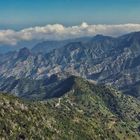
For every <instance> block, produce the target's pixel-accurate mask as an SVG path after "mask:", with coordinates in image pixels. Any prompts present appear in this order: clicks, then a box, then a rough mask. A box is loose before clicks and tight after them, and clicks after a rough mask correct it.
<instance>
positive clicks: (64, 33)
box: [0, 22, 140, 45]
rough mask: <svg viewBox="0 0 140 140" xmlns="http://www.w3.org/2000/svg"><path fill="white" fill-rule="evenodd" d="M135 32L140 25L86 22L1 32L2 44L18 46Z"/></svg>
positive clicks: (138, 29) (0, 40) (0, 41)
mask: <svg viewBox="0 0 140 140" xmlns="http://www.w3.org/2000/svg"><path fill="white" fill-rule="evenodd" d="M134 31H140V24H120V25H102V24H99V25H88V24H87V23H85V22H84V23H82V24H81V25H78V26H70V27H65V26H63V25H61V24H54V25H46V26H43V27H39V26H37V27H31V28H26V29H23V30H20V31H14V30H0V43H1V44H10V45H16V44H17V43H18V42H20V41H28V40H32V39H44V40H62V39H69V38H77V37H83V36H95V35H97V34H102V35H108V36H119V35H122V34H126V33H130V32H134Z"/></svg>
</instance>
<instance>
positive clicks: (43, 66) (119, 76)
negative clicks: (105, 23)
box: [0, 32, 140, 98]
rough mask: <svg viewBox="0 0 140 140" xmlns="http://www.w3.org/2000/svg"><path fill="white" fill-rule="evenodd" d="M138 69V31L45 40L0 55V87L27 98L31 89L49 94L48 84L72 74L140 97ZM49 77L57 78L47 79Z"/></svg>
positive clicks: (139, 50) (139, 63)
mask: <svg viewBox="0 0 140 140" xmlns="http://www.w3.org/2000/svg"><path fill="white" fill-rule="evenodd" d="M57 44H58V45H57ZM41 46H42V47H41ZM51 46H52V48H51ZM139 70H140V32H134V33H130V34H127V35H124V36H120V37H117V38H113V37H109V36H103V35H97V36H95V37H90V38H81V39H75V40H69V41H68V40H66V41H50V42H49V41H46V42H42V43H39V44H37V45H35V47H34V48H32V49H28V48H22V49H20V50H19V51H13V52H9V53H6V54H3V55H1V56H0V90H1V91H3V92H10V93H13V94H15V95H18V96H19V97H26V96H27V97H28V98H30V97H29V96H28V95H32V93H33V92H34V94H35V93H43V94H46V95H48V87H50V86H51V88H52V87H53V86H52V85H55V84H56V83H57V84H58V83H61V81H63V80H65V79H66V78H67V75H75V76H80V77H83V78H85V79H87V80H90V81H92V82H94V83H96V84H105V85H109V86H112V87H114V88H116V89H118V90H121V91H123V92H124V93H125V94H129V95H132V96H134V97H137V98H139V96H140V90H139V89H140V71H139ZM54 75H55V76H54ZM52 76H54V77H56V79H55V80H56V81H53V82H52V83H51V84H50V83H49V82H46V81H49V79H51V77H52ZM44 81H45V82H46V83H45V82H44ZM57 84H56V85H57ZM21 89H24V90H21ZM27 93H28V95H27ZM34 96H38V95H34ZM31 98H32V96H31Z"/></svg>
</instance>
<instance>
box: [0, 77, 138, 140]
mask: <svg viewBox="0 0 140 140" xmlns="http://www.w3.org/2000/svg"><path fill="white" fill-rule="evenodd" d="M66 85H67V86H66ZM64 87H65V91H64V90H63V89H61V87H60V88H56V89H55V91H56V92H57V93H61V94H59V95H58V94H57V97H59V98H53V99H50V100H47V101H41V102H30V103H29V102H27V101H22V100H20V99H18V98H16V97H12V96H9V95H6V94H0V116H1V119H0V124H1V126H0V134H1V135H0V138H3V139H4V138H5V139H48V140H53V139H56V138H57V140H67V139H72V140H82V139H83V140H98V139H99V140H102V139H107V140H119V139H121V140H122V139H126V140H128V139H131V140H139V135H140V101H139V100H137V99H135V98H133V97H131V96H126V95H123V94H122V93H120V92H118V91H116V90H114V89H112V88H109V87H104V86H95V85H94V84H92V83H90V82H88V81H85V80H83V79H81V78H77V77H74V76H71V77H69V78H67V80H65V82H64V83H63V88H64ZM58 91H61V92H58ZM62 93H63V94H62Z"/></svg>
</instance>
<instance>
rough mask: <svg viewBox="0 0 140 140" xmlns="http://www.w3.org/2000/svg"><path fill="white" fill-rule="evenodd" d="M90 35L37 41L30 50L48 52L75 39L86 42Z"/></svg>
mask: <svg viewBox="0 0 140 140" xmlns="http://www.w3.org/2000/svg"><path fill="white" fill-rule="evenodd" d="M90 38H91V37H83V38H76V39H69V40H60V41H54V40H52V41H43V42H40V43H38V44H37V45H35V46H34V47H33V48H32V49H31V51H32V52H33V53H36V54H37V53H43V54H45V53H48V52H50V51H52V50H54V49H58V48H61V47H64V46H65V45H67V44H68V43H71V42H77V41H81V42H86V41H89V40H90Z"/></svg>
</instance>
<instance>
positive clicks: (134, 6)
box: [0, 0, 140, 29]
mask: <svg viewBox="0 0 140 140" xmlns="http://www.w3.org/2000/svg"><path fill="white" fill-rule="evenodd" d="M139 13H140V0H0V29H6V28H14V29H20V28H25V27H29V26H35V25H46V24H54V23H60V24H63V25H65V26H68V25H77V24H80V23H82V22H84V21H85V22H87V23H89V24H120V23H121V24H122V23H140V15H139Z"/></svg>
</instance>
